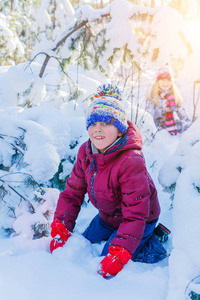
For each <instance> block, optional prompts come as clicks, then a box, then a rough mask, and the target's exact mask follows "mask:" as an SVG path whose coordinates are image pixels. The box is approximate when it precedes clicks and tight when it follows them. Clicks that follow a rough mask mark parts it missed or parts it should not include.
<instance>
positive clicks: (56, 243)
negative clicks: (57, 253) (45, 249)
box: [50, 239, 65, 253]
mask: <svg viewBox="0 0 200 300" xmlns="http://www.w3.org/2000/svg"><path fill="white" fill-rule="evenodd" d="M64 244H65V241H62V240H59V241H58V240H56V239H52V240H51V242H50V251H51V253H52V252H53V251H54V250H55V249H57V248H59V247H62V246H64Z"/></svg>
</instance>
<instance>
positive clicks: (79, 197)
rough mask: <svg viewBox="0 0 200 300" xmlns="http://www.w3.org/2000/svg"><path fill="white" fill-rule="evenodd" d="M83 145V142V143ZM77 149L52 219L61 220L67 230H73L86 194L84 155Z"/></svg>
mask: <svg viewBox="0 0 200 300" xmlns="http://www.w3.org/2000/svg"><path fill="white" fill-rule="evenodd" d="M83 145H84V144H83ZM80 151H81V149H79V152H78V156H77V161H76V163H75V165H74V167H73V169H72V172H71V176H70V177H69V178H68V179H67V181H66V189H65V190H64V191H63V192H61V193H60V196H59V199H58V203H57V207H56V211H55V214H54V219H59V220H61V221H62V222H63V223H64V224H65V226H66V227H67V229H68V230H69V231H73V229H74V226H75V221H76V219H77V217H78V214H79V211H80V208H81V205H82V204H83V201H84V196H85V194H86V182H85V176H84V170H83V161H84V157H82V158H81V155H80Z"/></svg>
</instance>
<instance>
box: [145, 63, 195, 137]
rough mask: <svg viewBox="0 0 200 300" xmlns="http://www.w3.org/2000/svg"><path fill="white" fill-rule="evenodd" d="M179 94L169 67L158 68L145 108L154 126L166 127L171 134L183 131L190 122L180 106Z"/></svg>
mask: <svg viewBox="0 0 200 300" xmlns="http://www.w3.org/2000/svg"><path fill="white" fill-rule="evenodd" d="M181 104H182V98H181V95H180V93H179V91H178V89H177V87H176V86H175V84H174V83H173V80H172V75H171V72H170V69H169V68H168V67H167V66H165V67H163V68H160V69H159V70H158V74H157V76H156V80H155V82H154V83H153V84H152V86H151V87H150V89H149V91H148V92H147V95H146V110H147V111H148V112H149V113H150V114H151V115H152V116H153V119H154V122H155V125H156V127H157V128H158V129H159V130H160V129H163V128H165V129H167V130H168V132H169V133H170V134H171V135H177V133H181V132H183V131H185V130H186V129H187V128H188V127H190V125H191V124H192V122H191V121H190V120H189V119H188V117H187V115H186V112H185V109H184V108H183V107H182V106H181Z"/></svg>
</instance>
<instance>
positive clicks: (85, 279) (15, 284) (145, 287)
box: [0, 0, 200, 300]
mask: <svg viewBox="0 0 200 300" xmlns="http://www.w3.org/2000/svg"><path fill="white" fill-rule="evenodd" d="M122 4H123V5H124V6H123V8H122ZM43 5H45V1H43ZM63 5H64V4H63ZM68 9H69V10H70V16H71V18H72V17H74V16H76V17H77V16H80V15H81V17H82V18H83V19H84V18H88V20H93V19H96V18H98V17H100V15H102V14H103V13H108V12H109V13H111V15H112V17H113V20H112V22H111V23H110V25H109V26H110V27H109V26H108V27H107V28H108V29H109V30H108V37H112V36H114V37H115V38H114V39H113V40H112V41H111V42H110V48H109V49H108V52H107V53H112V50H113V49H112V48H113V47H115V45H116V46H117V47H119V46H120V47H121V46H123V45H125V44H126V43H130V44H129V48H130V49H131V51H133V53H136V52H135V51H136V49H137V47H138V45H137V43H136V42H133V40H134V35H133V34H132V32H131V29H130V24H129V23H128V22H127V16H130V12H131V13H137V9H138V10H141V11H142V7H139V8H136V7H135V6H132V5H131V4H130V2H127V1H125V2H123V1H120V0H116V1H113V2H112V3H111V4H109V5H108V6H107V7H106V8H105V9H102V10H99V11H95V10H93V9H92V8H91V7H90V6H87V5H86V6H84V7H82V8H80V9H79V10H77V12H76V14H75V15H74V12H73V10H72V9H71V7H70V6H68ZM119 11H120V12H121V11H122V12H123V17H122V23H119V24H117V21H116V20H117V18H118V12H119ZM144 11H146V10H144ZM41 13H42V12H41ZM153 13H157V16H156V18H155V19H154V22H153V23H152V27H153V29H154V30H155V31H154V32H155V33H156V35H157V36H158V37H159V40H158V39H157V40H155V44H152V45H151V47H152V48H154V46H155V47H156V48H157V47H160V49H161V51H160V53H159V60H160V61H163V62H164V60H165V59H166V53H167V57H170V56H171V55H174V56H179V55H180V57H182V56H184V55H185V49H184V48H183V47H181V46H180V45H181V39H180V37H178V38H177V31H176V30H175V28H177V27H178V31H179V30H184V22H183V20H182V18H181V17H180V15H179V14H178V13H177V12H175V11H174V10H172V9H169V8H167V7H162V9H160V8H157V9H155V11H154V12H153ZM38 18H40V15H38ZM166 20H167V22H166ZM40 21H42V20H41V19H40ZM47 21H48V20H47ZM38 24H39V23H38ZM166 24H167V26H169V24H170V27H168V29H169V31H170V32H171V31H174V34H173V35H172V36H171V37H172V38H173V43H170V45H173V47H172V48H170V47H171V46H170V45H168V44H167V40H166V35H163V33H162V32H163V31H165V30H166V29H165V28H166ZM2 26H3V25H2ZM120 26H121V27H120ZM2 28H3V30H5V28H4V27H2ZM1 30H2V29H1ZM169 31H168V32H169ZM125 32H126V34H125ZM165 32H166V31H165ZM109 35H110V36H109ZM130 40H131V41H130ZM132 43H133V44H132ZM174 45H176V47H175V46H174ZM53 47H55V43H53V42H50V41H46V40H45V39H43V40H42V41H41V43H38V44H37V46H36V47H35V50H34V51H33V53H32V57H33V56H35V55H36V54H38V53H39V52H46V53H48V54H49V55H53V54H54V52H53V51H52V50H51V49H53ZM194 47H195V46H194ZM197 55H198V49H194V52H193V54H192V56H191V57H190V60H187V61H186V63H185V66H184V69H183V74H182V77H181V76H180V77H179V78H178V80H177V82H178V83H179V87H180V89H181V92H182V93H183V97H184V102H183V104H184V106H185V107H186V110H187V111H189V112H190V116H191V115H192V112H191V110H192V108H191V107H192V89H193V86H192V83H193V81H195V80H197V79H198V78H199V68H198V61H199V60H198V59H197V58H198V56H197ZM43 59H44V57H43V58H42V57H41V56H40V58H39V59H38V60H37V63H36V62H35V63H33V62H32V63H31V64H29V65H27V64H21V65H19V66H18V65H17V66H15V67H12V66H9V67H3V66H2V67H0V116H1V118H0V137H1V138H0V164H3V165H4V167H5V169H4V170H0V183H1V184H2V182H4V181H5V182H4V183H5V184H7V185H8V184H9V183H11V182H13V181H14V180H15V181H18V182H20V180H21V178H22V177H25V176H26V175H27V174H29V176H30V177H31V176H32V177H33V178H34V179H35V180H36V181H37V182H38V183H45V182H48V181H49V180H50V179H51V178H52V176H53V175H54V174H55V173H56V172H57V170H58V167H59V163H60V161H61V160H65V161H64V162H63V165H62V166H63V172H62V173H61V174H60V179H63V180H64V179H65V178H66V175H68V174H70V171H71V169H72V167H73V164H72V163H71V162H70V161H69V160H68V158H69V157H70V158H72V159H73V158H75V157H76V154H77V151H78V149H79V147H80V145H81V144H82V143H83V142H84V141H86V140H87V139H88V134H87V131H86V129H85V119H84V109H85V104H86V101H85V100H86V99H87V98H88V97H89V95H91V94H92V93H94V92H95V91H96V88H97V87H98V86H99V85H100V84H102V83H105V82H108V80H106V79H105V77H103V75H100V74H99V73H97V72H96V71H87V72H86V71H83V70H82V69H81V68H79V74H78V80H79V92H80V97H79V99H76V98H74V99H73V100H71V99H70V101H69V99H68V96H69V86H67V87H64V85H63V86H62V84H61V85H60V86H61V87H62V88H61V89H60V90H57V89H58V82H59V84H60V82H61V81H59V80H60V73H59V71H58V69H57V67H58V64H57V63H55V61H52V60H51V61H50V63H49V65H48V67H47V68H46V70H45V75H44V77H43V78H39V77H38V74H39V71H40V69H41V66H42V62H43ZM152 70H153V67H152ZM152 70H148V72H146V73H145V74H143V77H142V78H141V84H142V85H141V86H142V89H143V90H142V91H141V93H140V99H139V100H141V101H142V98H143V95H144V91H145V90H146V88H147V85H149V84H150V82H151V80H152V74H153V72H151V71H152ZM68 74H69V76H70V78H72V80H73V81H76V77H77V69H76V67H71V68H70V69H69V70H68ZM56 84H57V89H56V87H55V86H56ZM29 89H30V91H29ZM75 91H76V90H75ZM124 92H125V93H124V94H126V91H124ZM27 100H31V102H32V104H33V106H32V107H30V108H25V106H26V105H25V104H26V103H27ZM19 104H20V105H21V106H18V105H19ZM126 107H127V115H128V117H129V119H130V118H131V115H132V114H133V116H134V120H135V119H136V114H137V113H138V115H137V124H138V127H139V128H140V130H141V133H142V136H143V142H144V146H143V153H144V156H145V159H146V165H147V169H148V171H149V173H150V174H151V176H152V178H153V180H154V182H155V185H156V187H157V190H158V196H159V200H160V205H161V215H160V219H159V221H160V222H161V223H163V224H164V225H165V226H167V227H168V228H169V229H170V230H171V231H172V233H171V235H170V236H169V240H168V241H167V242H166V243H165V244H164V246H165V248H166V249H167V251H168V253H169V254H170V256H169V257H168V258H166V259H165V260H163V261H161V262H159V263H156V264H152V265H148V264H142V263H134V262H132V261H130V262H129V263H128V264H127V265H126V266H125V267H124V269H123V270H122V271H121V272H120V273H119V274H118V275H117V276H116V277H114V278H112V279H110V280H105V279H104V278H102V277H101V276H100V275H99V274H97V268H98V265H99V263H100V261H101V259H102V258H101V257H100V256H99V255H100V253H101V250H102V248H103V246H104V243H101V244H90V243H89V242H88V241H87V240H86V239H85V238H84V237H83V236H82V235H81V233H82V232H83V231H84V229H85V228H86V227H87V226H88V225H89V223H90V221H91V220H92V218H93V217H94V216H95V215H96V214H97V211H96V209H95V208H94V207H92V206H91V204H90V203H89V204H87V205H86V204H84V205H83V207H82V209H81V212H80V214H79V216H78V220H77V223H76V227H75V230H74V232H73V235H72V236H71V237H70V238H69V240H68V241H67V243H66V245H65V246H64V247H63V248H58V249H57V250H55V251H54V252H53V254H51V253H50V251H49V243H50V240H51V238H50V237H49V236H47V237H42V238H38V239H34V238H33V231H32V229H31V226H32V224H34V223H38V224H40V223H41V224H43V225H44V226H47V227H48V226H49V224H50V222H51V220H52V218H53V212H54V210H55V206H56V202H57V199H58V195H59V190H58V189H56V188H52V187H51V188H49V189H45V194H43V195H42V198H41V201H40V203H39V204H34V206H33V208H32V209H34V210H35V213H34V214H32V213H31V212H30V211H29V210H27V205H28V204H27V202H22V201H21V200H19V199H18V197H17V195H16V194H14V193H10V194H8V195H6V196H5V197H4V200H6V201H8V203H10V204H13V203H15V204H16V209H15V216H16V218H15V219H14V218H13V216H12V215H11V214H9V213H8V212H9V209H8V207H6V205H4V204H3V201H1V207H0V215H1V218H0V227H2V226H3V227H6V226H7V227H9V226H10V227H13V229H14V230H15V233H14V234H12V235H11V237H10V238H6V237H5V236H4V235H3V233H2V232H1V231H0V291H1V292H0V300H13V299H20V300H35V299H38V300H43V299H49V300H55V299H69V300H77V299H81V300H88V299H94V300H100V299H101V300H102V299H104V300H110V299H115V300H118V299H119V300H122V299H123V300H130V299H132V300H175V299H176V300H183V299H186V297H187V295H188V294H189V291H190V290H191V288H192V289H193V290H195V291H198V289H199V284H198V283H199V282H198V280H197V281H195V280H194V281H193V282H192V284H190V282H191V281H192V280H193V279H194V278H196V277H197V279H198V275H199V272H200V260H199V253H200V242H199V238H198V237H199V232H200V222H199V213H200V172H199V165H200V154H199V153H200V131H199V127H200V119H199V118H198V117H199V112H198V111H197V119H196V121H195V122H194V123H193V125H192V126H191V127H190V128H189V129H188V130H187V131H186V132H185V133H183V134H182V135H178V136H173V137H172V136H170V135H169V134H168V132H166V131H164V130H162V131H159V132H156V128H155V126H154V124H153V121H152V117H151V116H150V115H149V114H147V113H145V112H144V111H143V109H142V108H139V110H138V111H137V106H133V107H132V104H131V103H130V101H127V103H126ZM131 109H132V112H131ZM21 136H23V137H24V139H23V142H24V144H25V145H26V147H24V148H23V145H22V146H20V145H17V146H18V147H20V149H21V152H22V153H23V163H22V165H20V160H19V164H17V166H15V165H13V162H12V157H13V154H14V153H15V150H14V148H13V147H12V146H11V144H12V145H13V143H14V141H15V140H16V139H17V140H18V139H20V137H21ZM77 141H78V145H77V146H76V147H75V148H73V149H71V148H70V145H74V144H75V143H76V142H77ZM10 167H11V169H10V171H11V172H12V173H13V174H11V175H8V172H7V169H8V168H10ZM20 172H21V173H20ZM6 180H7V181H6ZM15 184H16V185H17V183H15ZM166 191H168V192H169V193H168V192H166ZM22 192H23V195H22V196H23V197H27V198H29V199H31V200H33V199H34V196H35V195H38V197H40V192H39V191H38V190H35V191H33V190H30V194H28V195H27V194H26V190H25V189H24V190H23V191H22ZM31 197H32V198H31ZM86 200H87V199H86ZM31 203H34V202H31ZM29 209H30V207H29ZM45 213H50V217H49V219H47V218H45V217H44V214H45Z"/></svg>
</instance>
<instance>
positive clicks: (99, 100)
mask: <svg viewBox="0 0 200 300" xmlns="http://www.w3.org/2000/svg"><path fill="white" fill-rule="evenodd" d="M112 118H114V123H113V125H114V126H115V127H117V128H118V129H119V130H120V131H121V132H122V133H123V134H124V133H126V130H127V128H128V124H127V119H126V112H125V108H124V106H123V104H122V95H121V92H120V91H119V90H118V88H117V87H116V86H113V85H111V84H107V85H106V84H103V85H101V86H99V87H98V89H97V93H96V94H95V95H94V100H93V101H92V102H91V103H90V105H89V107H88V108H87V111H86V128H87V129H88V127H89V126H90V125H91V124H93V123H95V122H106V123H110V122H111V119H112Z"/></svg>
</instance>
